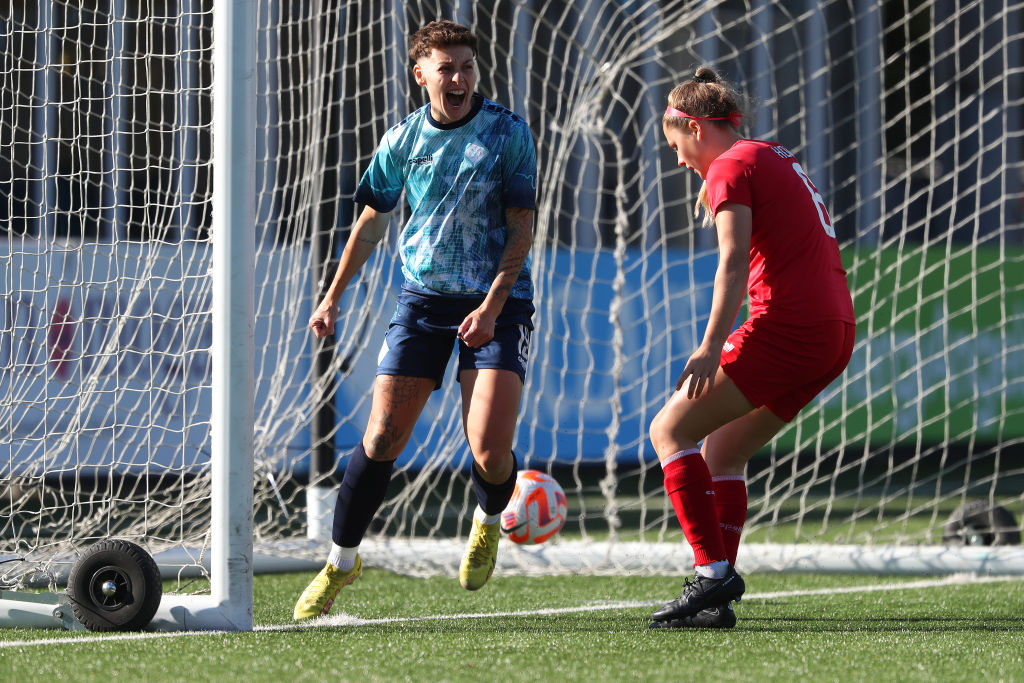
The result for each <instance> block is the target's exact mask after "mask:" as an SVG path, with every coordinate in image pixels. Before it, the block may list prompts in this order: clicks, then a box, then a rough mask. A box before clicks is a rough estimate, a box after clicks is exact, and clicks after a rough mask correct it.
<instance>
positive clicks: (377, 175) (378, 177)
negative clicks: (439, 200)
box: [353, 131, 405, 213]
mask: <svg viewBox="0 0 1024 683" xmlns="http://www.w3.org/2000/svg"><path fill="white" fill-rule="evenodd" d="M398 156H399V154H398V153H397V150H396V149H395V148H394V145H393V141H392V135H391V131H389V132H388V133H387V134H385V135H384V137H383V138H382V139H381V141H380V145H378V146H377V151H375V152H374V153H373V158H372V159H370V165H369V167H367V169H366V171H365V172H364V173H363V177H362V179H361V180H360V181H359V185H358V186H357V187H356V193H355V195H354V197H353V200H354V201H355V202H356V203H357V204H365V205H366V206H369V207H371V208H373V209H376V210H377V211H380V212H381V213H388V212H390V211H391V210H392V209H394V208H395V206H396V205H397V204H398V198H399V197H400V196H401V195H402V188H404V187H405V176H404V174H403V173H402V169H403V167H404V163H403V162H402V160H401V159H399V158H398Z"/></svg>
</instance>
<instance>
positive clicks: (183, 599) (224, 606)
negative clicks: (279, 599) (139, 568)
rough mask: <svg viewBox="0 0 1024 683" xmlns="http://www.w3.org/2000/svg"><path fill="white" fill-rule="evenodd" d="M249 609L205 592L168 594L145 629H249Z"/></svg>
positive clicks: (250, 622) (250, 614)
mask: <svg viewBox="0 0 1024 683" xmlns="http://www.w3.org/2000/svg"><path fill="white" fill-rule="evenodd" d="M252 627H253V623H252V610H251V609H249V608H248V607H247V606H245V605H231V604H230V603H225V602H221V601H219V600H217V599H216V598H214V597H212V596H209V595H168V596H165V597H164V599H163V600H161V601H160V607H159V608H158V609H157V611H156V614H155V615H154V616H153V619H152V621H150V622H149V626H148V627H146V630H148V631H251V630H252Z"/></svg>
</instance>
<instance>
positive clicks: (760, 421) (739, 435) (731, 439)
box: [701, 406, 786, 477]
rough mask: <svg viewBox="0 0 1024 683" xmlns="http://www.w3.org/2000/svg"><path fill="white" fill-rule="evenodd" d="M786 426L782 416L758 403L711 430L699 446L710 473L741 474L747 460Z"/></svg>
mask: <svg viewBox="0 0 1024 683" xmlns="http://www.w3.org/2000/svg"><path fill="white" fill-rule="evenodd" d="M785 426H786V422H785V420H783V419H782V418H781V417H779V416H778V415H776V414H775V413H773V412H772V411H770V410H768V409H767V408H765V407H764V406H761V407H760V408H756V409H754V410H753V411H751V412H749V413H747V414H746V415H743V416H742V417H738V418H736V419H735V420H732V421H731V422H727V423H725V424H724V425H722V426H721V427H719V428H718V429H716V430H715V431H713V432H711V434H709V435H708V436H707V438H706V439H704V445H703V447H702V448H701V453H702V454H703V455H704V460H706V461H707V463H708V470H709V471H710V472H711V476H712V477H721V476H728V475H740V474H743V472H744V470H745V469H746V465H747V461H748V460H750V458H752V457H753V456H754V454H755V453H757V452H758V451H759V450H761V448H762V447H763V446H764V445H765V444H766V443H768V442H769V441H771V440H772V439H773V438H775V435H776V434H778V433H779V431H780V430H781V429H782V428H783V427H785Z"/></svg>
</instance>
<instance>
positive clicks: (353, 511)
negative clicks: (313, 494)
mask: <svg viewBox="0 0 1024 683" xmlns="http://www.w3.org/2000/svg"><path fill="white" fill-rule="evenodd" d="M394 467H395V462H394V460H388V461H387V462H378V461H376V460H371V459H370V458H369V457H367V455H366V451H365V450H364V449H363V444H362V443H359V444H358V445H357V446H356V447H355V448H354V449H353V450H352V454H351V455H349V456H348V464H347V465H346V466H345V476H344V477H343V478H342V480H341V488H339V489H338V502H337V503H335V504H334V529H333V532H332V533H331V540H332V541H334V542H335V543H336V544H338V545H340V546H342V547H343V548H355V547H357V546H358V545H359V544H360V542H362V540H363V535H364V534H365V533H366V530H367V529H368V528H370V522H371V521H373V516H374V515H376V514H377V510H379V509H380V506H381V504H382V503H383V502H384V496H385V495H387V492H388V483H389V482H390V481H391V472H392V470H393V469H394Z"/></svg>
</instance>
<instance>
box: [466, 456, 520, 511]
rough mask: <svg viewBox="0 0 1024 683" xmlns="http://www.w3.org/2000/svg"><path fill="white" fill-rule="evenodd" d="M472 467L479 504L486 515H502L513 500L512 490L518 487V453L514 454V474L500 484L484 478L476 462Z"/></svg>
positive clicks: (474, 487) (471, 475)
mask: <svg viewBox="0 0 1024 683" xmlns="http://www.w3.org/2000/svg"><path fill="white" fill-rule="evenodd" d="M470 469H471V474H470V477H471V478H472V479H473V489H474V490H475V491H476V502H477V505H479V506H480V509H481V510H483V512H484V514H485V515H488V516H491V515H500V514H501V513H502V512H503V511H504V510H505V508H506V507H507V506H508V502H509V501H510V500H512V492H513V491H515V488H516V469H518V463H517V461H516V454H515V453H513V454H512V474H511V475H509V478H508V479H506V480H505V481H504V482H502V483H500V484H492V483H490V482H489V481H487V480H486V479H484V478H483V475H481V474H480V471H479V468H478V467H477V464H476V463H475V462H474V463H473V465H472V467H471V468H470Z"/></svg>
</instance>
